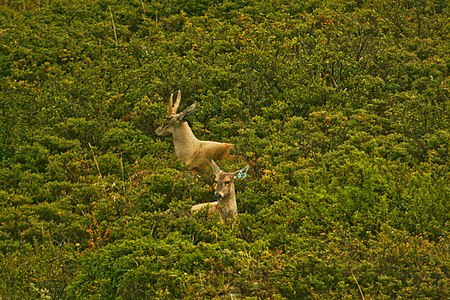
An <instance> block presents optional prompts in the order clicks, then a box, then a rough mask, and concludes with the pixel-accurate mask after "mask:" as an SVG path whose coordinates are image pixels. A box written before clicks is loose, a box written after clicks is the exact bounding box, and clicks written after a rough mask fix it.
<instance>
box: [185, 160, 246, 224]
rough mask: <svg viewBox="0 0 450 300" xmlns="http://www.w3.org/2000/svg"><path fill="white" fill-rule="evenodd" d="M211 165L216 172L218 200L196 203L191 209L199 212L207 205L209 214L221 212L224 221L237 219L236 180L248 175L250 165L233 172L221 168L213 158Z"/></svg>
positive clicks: (220, 215) (215, 194)
mask: <svg viewBox="0 0 450 300" xmlns="http://www.w3.org/2000/svg"><path fill="white" fill-rule="evenodd" d="M211 166H212V168H213V171H214V174H216V190H215V192H214V197H215V198H216V199H217V201H215V202H207V203H200V204H196V205H194V206H192V208H191V211H192V212H197V211H199V210H201V209H202V208H204V207H207V209H208V215H209V216H211V215H214V214H219V217H220V220H221V221H222V222H224V221H225V220H226V219H228V218H232V219H235V218H236V217H237V215H238V210H237V204H236V191H235V188H234V180H235V179H236V178H238V179H240V178H244V177H246V176H247V171H248V168H249V166H245V167H244V168H242V169H240V170H238V171H235V172H231V173H227V172H223V171H222V170H220V169H219V167H218V166H217V165H216V163H215V162H214V161H213V160H211Z"/></svg>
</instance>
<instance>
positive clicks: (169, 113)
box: [167, 94, 173, 117]
mask: <svg viewBox="0 0 450 300" xmlns="http://www.w3.org/2000/svg"><path fill="white" fill-rule="evenodd" d="M172 99H173V94H170V99H169V108H168V109H167V116H168V117H170V116H171V115H172V113H173V109H172Z"/></svg>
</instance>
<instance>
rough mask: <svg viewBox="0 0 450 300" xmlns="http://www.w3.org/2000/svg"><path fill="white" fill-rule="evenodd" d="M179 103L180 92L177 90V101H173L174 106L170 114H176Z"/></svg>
mask: <svg viewBox="0 0 450 300" xmlns="http://www.w3.org/2000/svg"><path fill="white" fill-rule="evenodd" d="M180 101H181V90H178V95H177V100H176V101H175V105H174V106H173V109H172V113H173V114H176V113H177V110H178V107H180Z"/></svg>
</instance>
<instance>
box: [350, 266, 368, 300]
mask: <svg viewBox="0 0 450 300" xmlns="http://www.w3.org/2000/svg"><path fill="white" fill-rule="evenodd" d="M350 272H352V276H353V279H355V282H356V285H357V286H358V290H359V293H360V294H361V299H362V300H366V297H364V293H363V291H362V289H361V286H360V285H359V283H358V279H356V276H355V274H354V273H353V270H350Z"/></svg>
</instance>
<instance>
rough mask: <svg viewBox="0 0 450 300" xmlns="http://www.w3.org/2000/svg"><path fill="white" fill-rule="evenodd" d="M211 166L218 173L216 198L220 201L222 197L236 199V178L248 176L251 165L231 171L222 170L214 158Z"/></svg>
mask: <svg viewBox="0 0 450 300" xmlns="http://www.w3.org/2000/svg"><path fill="white" fill-rule="evenodd" d="M211 166H212V168H213V171H214V174H215V175H216V179H215V181H216V189H215V192H214V197H215V198H216V200H218V201H220V200H221V199H228V198H233V199H234V200H235V187H234V181H235V179H236V178H238V179H240V178H245V177H246V176H247V171H248V169H249V166H245V167H244V168H242V169H240V170H237V171H234V172H231V173H227V172H224V171H222V170H220V168H219V167H218V166H217V165H216V163H215V162H214V160H211Z"/></svg>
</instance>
